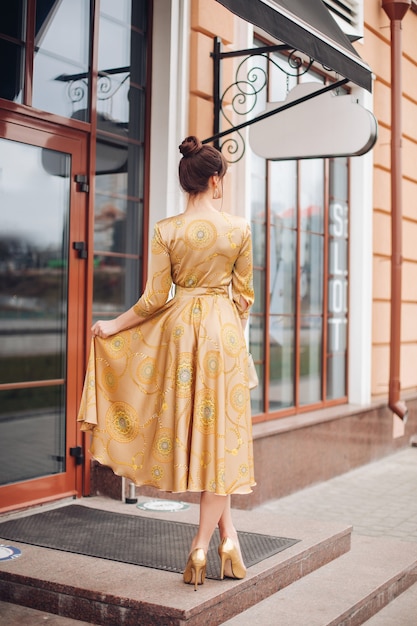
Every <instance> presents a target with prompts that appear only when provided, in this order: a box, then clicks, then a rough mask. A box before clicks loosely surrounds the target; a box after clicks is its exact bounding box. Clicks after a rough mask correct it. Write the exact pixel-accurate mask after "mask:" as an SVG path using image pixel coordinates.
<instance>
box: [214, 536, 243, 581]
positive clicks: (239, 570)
mask: <svg viewBox="0 0 417 626" xmlns="http://www.w3.org/2000/svg"><path fill="white" fill-rule="evenodd" d="M218 552H219V557H220V560H221V570H220V578H221V580H223V578H224V576H225V573H224V568H225V565H226V563H227V562H228V561H230V568H231V575H229V574H226V576H227V577H228V578H240V579H241V578H245V576H246V568H245V566H244V564H243V561H242V560H241V558H240V555H239V550H238V549H237V547H236V546H235V544H234V543H233V541H232V540H231V539H229V538H228V537H225V538H224V539H223V541H222V542H221V544H220V545H219V549H218Z"/></svg>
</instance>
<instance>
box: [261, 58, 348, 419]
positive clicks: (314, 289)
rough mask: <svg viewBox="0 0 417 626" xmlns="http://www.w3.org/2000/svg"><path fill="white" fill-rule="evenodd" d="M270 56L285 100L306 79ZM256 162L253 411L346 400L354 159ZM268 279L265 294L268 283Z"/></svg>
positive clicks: (274, 92)
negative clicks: (350, 182)
mask: <svg viewBox="0 0 417 626" xmlns="http://www.w3.org/2000/svg"><path fill="white" fill-rule="evenodd" d="M271 56H272V63H271V64H270V65H268V67H267V72H268V73H267V84H268V99H269V101H274V100H275V101H277V100H279V101H282V100H285V98H286V94H287V93H288V91H289V90H290V89H291V88H292V87H293V86H294V85H295V84H296V83H297V80H296V78H294V76H290V77H288V76H287V75H286V74H285V73H284V72H282V71H281V70H278V69H277V68H276V65H277V64H280V65H281V66H282V65H283V64H284V65H285V63H283V62H282V59H281V57H280V55H275V54H273V55H271ZM263 67H265V63H264V64H263ZM306 80H313V81H315V82H318V83H320V82H323V77H322V76H320V75H319V74H314V73H311V71H310V72H309V74H308V76H307V75H306V76H304V77H300V78H299V81H300V82H302V81H306ZM278 115H279V114H278ZM250 158H251V170H252V184H251V195H252V197H251V211H252V213H251V218H252V236H253V239H254V266H255V272H254V278H255V285H258V288H257V291H255V295H256V298H257V300H256V303H255V306H254V308H253V311H252V314H251V318H250V342H251V350H252V352H253V353H254V355H256V354H257V355H258V358H259V360H258V365H259V370H260V373H261V376H260V380H261V384H260V388H258V389H257V390H256V393H255V392H254V391H252V410H253V412H254V414H256V412H258V413H263V412H268V413H271V414H276V412H278V411H282V412H283V414H284V415H285V414H287V413H288V412H297V411H298V409H302V410H305V409H306V408H307V407H308V406H309V405H312V406H314V407H317V406H319V405H320V404H321V405H322V406H323V405H326V403H327V402H330V401H331V402H333V401H339V402H342V401H344V400H345V399H346V393H347V389H346V371H347V365H346V363H347V327H348V214H349V210H348V206H349V204H348V203H349V198H348V180H349V178H348V165H349V161H348V159H346V158H340V159H333V160H326V159H305V160H303V159H300V160H297V161H295V160H293V161H278V162H274V161H265V160H263V159H260V158H259V157H258V156H256V155H254V154H253V153H252V154H251V155H250ZM267 281H268V283H269V284H268V291H267V292H264V291H263V290H261V288H260V286H261V285H265V283H266V282H267ZM262 336H263V337H264V339H263V342H264V343H263V344H262ZM259 342H261V343H259ZM265 348H266V349H265ZM266 400H267V401H266Z"/></svg>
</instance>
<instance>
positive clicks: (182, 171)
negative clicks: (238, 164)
mask: <svg viewBox="0 0 417 626" xmlns="http://www.w3.org/2000/svg"><path fill="white" fill-rule="evenodd" d="M179 150H180V152H181V154H182V159H181V160H180V164H179V178H180V185H181V187H182V188H183V189H184V191H186V192H187V193H189V194H190V195H192V196H196V195H197V194H199V193H201V192H203V191H207V189H208V181H209V178H210V176H218V177H219V178H223V176H224V175H225V174H226V171H227V162H226V159H225V158H224V156H223V155H222V153H221V152H219V150H216V148H213V146H209V145H207V144H202V143H201V141H200V140H199V139H197V137H194V135H191V136H190V137H186V138H185V139H184V141H183V142H182V144H181V145H180V146H179Z"/></svg>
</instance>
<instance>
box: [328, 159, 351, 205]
mask: <svg viewBox="0 0 417 626" xmlns="http://www.w3.org/2000/svg"><path fill="white" fill-rule="evenodd" d="M348 167H349V161H348V159H347V158H343V157H340V158H337V159H330V161H329V174H330V181H329V187H330V189H329V190H330V200H333V201H334V200H337V201H338V202H344V203H346V202H347V201H348V193H349V192H348V181H349V176H348V173H349V172H348Z"/></svg>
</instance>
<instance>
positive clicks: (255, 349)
mask: <svg viewBox="0 0 417 626" xmlns="http://www.w3.org/2000/svg"><path fill="white" fill-rule="evenodd" d="M264 337H265V317H264V316H263V315H253V314H252V315H251V317H250V344H249V351H250V352H251V354H252V356H253V360H254V362H255V367H256V371H257V373H258V378H259V385H258V387H256V388H255V389H252V391H251V394H250V395H251V403H252V411H253V413H260V412H262V411H263V410H264V408H263V387H264V380H265V340H264Z"/></svg>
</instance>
